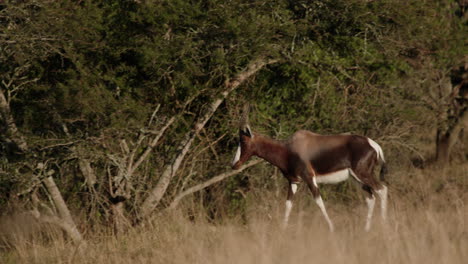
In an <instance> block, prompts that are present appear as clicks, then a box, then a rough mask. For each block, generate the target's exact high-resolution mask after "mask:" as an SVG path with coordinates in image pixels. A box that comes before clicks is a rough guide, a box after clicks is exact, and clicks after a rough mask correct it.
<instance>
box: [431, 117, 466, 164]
mask: <svg viewBox="0 0 468 264" xmlns="http://www.w3.org/2000/svg"><path fill="white" fill-rule="evenodd" d="M466 127H468V108H465V109H463V111H462V112H461V113H460V115H459V116H458V117H457V119H456V120H455V122H454V123H453V125H452V126H449V127H448V128H447V129H446V130H445V131H444V130H442V129H438V131H437V139H436V140H437V141H436V163H437V164H439V165H442V166H445V165H446V164H448V162H449V161H450V154H451V152H452V149H453V147H454V146H455V143H457V140H458V138H459V137H460V133H461V132H462V131H463V128H466Z"/></svg>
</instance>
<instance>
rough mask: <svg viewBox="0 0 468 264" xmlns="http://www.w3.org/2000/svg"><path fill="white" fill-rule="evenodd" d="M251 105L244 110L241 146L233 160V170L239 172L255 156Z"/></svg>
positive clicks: (240, 127)
mask: <svg viewBox="0 0 468 264" xmlns="http://www.w3.org/2000/svg"><path fill="white" fill-rule="evenodd" d="M248 112H249V105H246V107H245V108H244V115H243V117H242V119H241V123H240V126H239V145H238V147H237V151H236V154H235V156H234V159H233V160H232V164H231V165H232V168H233V169H235V170H237V169H238V168H239V167H240V166H241V165H242V164H244V162H246V161H247V160H248V159H249V158H250V157H251V156H252V155H253V154H254V146H255V145H254V134H253V133H252V130H250V126H249V125H248Z"/></svg>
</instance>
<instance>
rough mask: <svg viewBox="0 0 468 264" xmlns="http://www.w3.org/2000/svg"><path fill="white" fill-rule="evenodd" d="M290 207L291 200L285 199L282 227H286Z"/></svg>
mask: <svg viewBox="0 0 468 264" xmlns="http://www.w3.org/2000/svg"><path fill="white" fill-rule="evenodd" d="M291 208H292V202H291V200H287V201H286V210H285V212H284V220H283V228H286V226H288V221H289V214H290V213H291Z"/></svg>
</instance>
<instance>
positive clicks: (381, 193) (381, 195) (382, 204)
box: [375, 184, 388, 222]
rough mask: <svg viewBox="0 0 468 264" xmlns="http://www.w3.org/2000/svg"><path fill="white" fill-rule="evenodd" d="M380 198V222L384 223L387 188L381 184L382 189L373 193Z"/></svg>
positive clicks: (385, 218)
mask: <svg viewBox="0 0 468 264" xmlns="http://www.w3.org/2000/svg"><path fill="white" fill-rule="evenodd" d="M375 192H376V193H377V195H378V196H379V198H380V209H381V210H380V213H381V215H382V220H383V221H384V222H386V220H387V195H388V188H387V186H385V185H383V184H382V188H381V189H379V190H376V191H375Z"/></svg>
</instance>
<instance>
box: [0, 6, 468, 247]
mask: <svg viewBox="0 0 468 264" xmlns="http://www.w3.org/2000/svg"><path fill="white" fill-rule="evenodd" d="M466 7H467V6H466V1H462V0H459V1H451V0H446V1H435V0H434V1H432V0H429V1H415V0H414V1H413V0H382V1H364V0H347V1H340V0H322V1H306V0H301V1H287V0H278V1H243V0H236V1H222V0H220V1H186V0H171V1H124V0H120V1H34V0H24V1H13V0H10V1H5V2H3V3H1V4H0V79H1V84H0V114H1V115H0V124H1V127H0V141H1V144H0V164H1V165H0V207H1V208H2V209H1V214H10V213H12V211H18V210H26V211H29V212H31V215H32V216H34V217H35V218H36V219H38V220H40V221H43V222H49V223H55V224H59V225H60V226H61V227H62V228H63V229H64V230H65V231H67V232H68V234H69V235H71V236H72V238H73V239H76V240H81V235H80V228H78V233H77V232H76V227H74V226H75V223H76V222H78V223H80V224H79V226H81V227H82V226H85V228H87V229H93V228H95V227H98V226H101V225H109V224H110V223H112V224H114V226H115V228H116V229H117V230H125V229H126V228H128V227H129V226H132V225H135V224H138V223H140V222H141V221H145V220H146V219H148V218H151V217H154V216H157V215H158V212H161V211H162V210H165V209H166V208H170V207H175V206H177V204H178V202H179V200H177V199H178V198H182V196H180V195H181V194H183V191H187V190H190V189H189V188H190V187H192V186H197V185H198V184H201V183H204V182H206V181H208V180H210V179H213V177H215V176H222V177H228V176H229V175H231V174H229V175H228V174H226V173H231V172H230V170H231V169H230V167H229V162H230V159H231V158H232V155H233V151H234V149H235V147H236V146H237V137H236V136H237V125H238V120H239V113H240V111H241V109H242V107H243V105H245V104H246V103H247V102H249V103H250V104H251V105H252V112H251V116H250V119H251V126H252V128H253V130H255V131H259V132H261V133H263V134H266V135H269V136H271V137H275V138H282V139H284V138H286V137H287V136H288V135H289V134H291V133H292V132H294V131H296V130H297V129H309V130H312V131H315V132H318V133H343V132H349V133H356V134H362V135H366V136H369V137H371V138H373V139H374V140H376V141H378V142H379V143H380V144H381V145H382V146H383V147H384V150H385V152H386V154H387V156H388V157H389V158H388V159H389V160H390V162H392V161H393V162H394V163H395V164H397V165H396V166H398V164H406V163H408V164H409V163H410V161H411V160H412V159H413V160H414V159H415V158H416V159H417V160H419V163H418V164H420V163H424V164H428V163H430V162H432V161H434V162H438V163H439V164H449V162H450V161H451V160H455V161H466V158H467V152H466V141H464V139H465V140H466V135H465V134H466V133H465V134H464V133H463V129H464V127H465V130H466V126H467V123H468V111H467V107H468V103H467V101H468V92H467V73H466V70H467V61H466V37H465V36H466V35H467V30H466V23H467V15H466ZM432 159H433V160H432ZM250 165H253V164H250ZM251 170H254V171H253V172H252V173H250V174H246V173H245V172H244V171H243V172H232V175H233V174H235V173H238V174H239V175H237V176H235V177H231V178H229V179H227V180H226V181H222V182H220V183H219V184H217V185H210V186H207V188H200V189H201V190H200V191H199V192H196V193H194V194H192V195H190V196H187V197H185V198H186V200H187V201H191V202H192V203H193V206H192V208H200V207H201V208H203V210H206V211H207V212H209V215H210V216H211V217H212V219H213V220H214V221H216V219H217V217H218V216H220V215H231V216H234V215H242V210H244V209H243V208H244V207H245V206H244V205H245V203H246V197H247V196H248V195H246V193H247V194H248V192H249V190H250V189H251V188H265V191H267V190H268V189H269V186H272V185H274V184H278V181H279V184H282V182H281V180H274V179H272V178H271V177H270V175H271V174H275V171H274V169H272V168H271V167H269V166H268V165H263V164H262V165H257V166H256V167H255V168H253V169H251ZM223 173H224V174H223ZM54 186H55V187H54ZM338 188H341V189H346V188H347V186H346V185H344V186H343V185H342V186H339V187H338ZM57 190H58V191H59V192H57ZM58 194H59V196H57V195H58ZM188 197H190V198H188ZM62 198H63V199H62ZM174 198H177V199H176V200H174ZM174 201H176V202H174ZM70 211H71V215H73V217H72V216H71V215H70ZM67 212H68V213H67ZM195 213H196V212H193V211H190V210H188V211H187V212H186V214H187V215H189V216H190V215H191V214H195ZM63 223H65V224H63Z"/></svg>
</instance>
